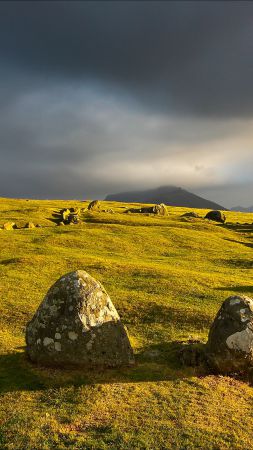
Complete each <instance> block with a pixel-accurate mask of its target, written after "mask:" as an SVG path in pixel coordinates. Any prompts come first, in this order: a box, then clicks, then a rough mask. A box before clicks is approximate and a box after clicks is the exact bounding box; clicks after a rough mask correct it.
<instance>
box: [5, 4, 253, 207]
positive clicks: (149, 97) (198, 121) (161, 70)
mask: <svg viewBox="0 0 253 450" xmlns="http://www.w3.org/2000/svg"><path fill="white" fill-rule="evenodd" d="M252 17H253V4H252V3H250V2H243V1H240V2H188V1H186V2H181V1H180V2H1V3H0V113H1V121H0V153H1V165H0V195H10V196H24V197H30V196H33V197H61V198H67V197H68V198H73V197H76V198H83V197H88V196H91V197H93V196H100V197H103V196H104V195H105V194H107V193H110V192H113V191H118V190H121V189H122V190H125V189H129V188H131V187H132V188H142V187H143V188H148V187H152V186H158V185H161V184H176V185H181V186H184V187H186V188H187V187H188V188H189V189H191V188H192V189H194V190H195V191H196V190H198V193H200V194H201V192H203V193H205V195H207V197H208V193H210V195H209V198H211V199H213V200H216V201H217V202H218V203H224V205H225V206H231V205H232V204H233V202H231V201H230V196H231V192H236V191H238V192H240V195H241V198H242V202H244V204H245V203H250V202H251V196H252V184H251V182H250V180H251V173H250V168H251V166H252V164H253V157H252V145H253V142H252V133H251V129H252V123H253V101H252V98H253V84H252V79H253V58H252V56H253V52H252V50H253V48H252V46H253V27H252ZM226 186H229V187H226ZM216 195H217V196H219V197H216ZM237 203H238V201H237Z"/></svg>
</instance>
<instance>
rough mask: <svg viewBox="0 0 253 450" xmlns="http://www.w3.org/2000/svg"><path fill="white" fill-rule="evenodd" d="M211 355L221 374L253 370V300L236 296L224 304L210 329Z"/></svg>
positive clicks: (213, 365)
mask: <svg viewBox="0 0 253 450" xmlns="http://www.w3.org/2000/svg"><path fill="white" fill-rule="evenodd" d="M207 352H208V359H209V361H210V365H211V366H212V367H213V368H214V369H216V370H217V371H218V372H220V373H226V374H228V373H233V372H238V371H245V370H246V371H247V370H248V369H249V368H251V367H253V299H251V298H249V297H245V296H237V295H236V296H232V297H229V298H227V299H226V300H225V301H224V303H223V304H222V306H221V308H220V310H219V312H218V314H217V316H216V317H215V319H214V322H213V324H212V326H211V328H210V332H209V336H208V342H207Z"/></svg>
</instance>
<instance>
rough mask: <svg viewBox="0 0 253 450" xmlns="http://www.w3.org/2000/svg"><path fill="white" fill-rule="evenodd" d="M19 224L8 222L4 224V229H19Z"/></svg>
mask: <svg viewBox="0 0 253 450" xmlns="http://www.w3.org/2000/svg"><path fill="white" fill-rule="evenodd" d="M17 228H18V227H17V225H16V224H15V222H6V223H4V224H3V229H4V230H8V231H9V230H15V229H17Z"/></svg>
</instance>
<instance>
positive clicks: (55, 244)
mask: <svg viewBox="0 0 253 450" xmlns="http://www.w3.org/2000/svg"><path fill="white" fill-rule="evenodd" d="M88 204H89V202H88V201H87V202H79V201H35V200H29V201H26V200H14V199H1V200H0V211H1V212H0V225H3V224H4V223H6V222H15V223H16V224H17V227H18V229H15V230H0V242H1V257H0V293H1V302H0V324H1V326H0V388H1V401H0V448H1V449H6V450H9V449H13V450H16V449H17V450H18V449H36V450H37V449H54V448H55V449H66V448H71V449H85V450H86V449H87V450H104V449H112V450H114V449H115V450H116V449H122V450H127V449H129V450H132V449H139V450H144V449H149V450H151V449H152V450H153V449H155V450H156V449H157V450H158V449H160V450H162V449H181V450H183V449H187V450H188V449H206V450H208V449H238V450H239V449H245V450H246V449H253V444H252V433H253V420H252V419H253V388H252V387H251V386H250V385H249V384H248V383H247V382H246V381H245V380H243V379H240V378H231V377H226V376H217V375H214V374H207V373H205V371H204V370H201V368H187V367H183V366H182V365H181V364H180V361H179V358H178V351H179V350H180V348H181V346H182V342H184V341H187V340H203V341H206V339H207V334H208V329H209V327H210V324H211V322H212V320H213V318H214V316H215V314H216V312H217V310H218V309H219V307H220V305H221V303H222V302H223V300H224V299H225V298H226V297H228V296H229V295H232V294H238V293H240V294H246V295H249V296H250V295H252V292H253V276H252V270H251V269H252V265H253V262H252V247H253V241H252V236H253V234H252V232H253V224H252V222H253V217H252V214H251V213H239V212H226V217H227V222H226V223H225V224H218V223H215V222H211V221H208V220H204V219H202V218H194V217H181V216H182V215H183V214H184V213H186V212H189V211H191V210H190V209H189V208H176V207H168V213H169V215H168V216H166V217H164V216H157V215H156V216H155V215H152V214H151V215H150V214H147V215H145V214H132V213H130V214H124V212H125V211H126V210H127V209H129V208H136V207H138V205H137V206H136V204H123V203H113V202H101V206H100V210H99V211H88V210H87V206H88ZM140 206H141V205H140ZM64 208H67V209H69V210H70V208H74V209H75V210H77V209H78V210H80V219H81V221H80V223H77V224H75V225H74V226H69V225H65V226H62V227H58V226H56V225H55V223H53V222H52V221H51V220H50V219H51V218H52V215H53V214H54V213H55V211H60V210H62V209H64ZM107 210H112V211H113V212H114V214H110V213H106V212H102V211H107ZM100 211H101V212H100ZM195 211H196V212H197V213H198V214H199V215H200V216H202V217H204V216H205V214H206V213H207V210H195ZM28 221H29V222H32V223H35V224H37V223H39V224H41V228H32V229H25V228H21V227H24V226H25V224H26V223H27V222H28ZM76 269H84V270H86V271H87V272H89V273H90V274H91V275H92V276H94V277H95V278H96V279H98V280H99V281H100V282H101V283H102V284H103V285H104V287H105V288H106V289H107V291H108V293H109V295H110V297H111V299H112V301H113V303H114V305H115V307H116V308H117V310H118V312H119V314H120V316H121V319H122V321H123V322H124V323H125V325H126V326H127V328H128V331H129V334H130V339H131V344H132V346H133V348H134V351H135V356H136V365H135V367H131V368H122V369H120V370H116V369H111V370H106V371H97V370H96V371H81V370H56V369H46V368H42V367H37V366H35V365H32V364H31V363H29V362H28V361H27V360H26V358H25V353H24V342H25V340H24V330H25V326H26V323H27V322H28V321H29V320H30V319H31V318H32V316H33V314H34V312H35V310H36V308H37V307H38V305H39V303H40V302H41V300H42V298H43V296H44V295H45V293H46V292H47V290H48V288H49V287H50V285H51V284H53V283H54V282H55V281H56V279H57V278H58V277H60V276H61V275H62V274H64V273H65V272H70V271H74V270H76Z"/></svg>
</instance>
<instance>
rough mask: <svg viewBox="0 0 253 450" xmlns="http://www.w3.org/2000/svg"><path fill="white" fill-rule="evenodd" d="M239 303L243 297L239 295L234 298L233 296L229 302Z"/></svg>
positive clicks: (232, 304)
mask: <svg viewBox="0 0 253 450" xmlns="http://www.w3.org/2000/svg"><path fill="white" fill-rule="evenodd" d="M239 303H241V299H240V298H238V297H233V298H231V300H230V302H229V304H230V305H231V306H234V305H238V304H239Z"/></svg>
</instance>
